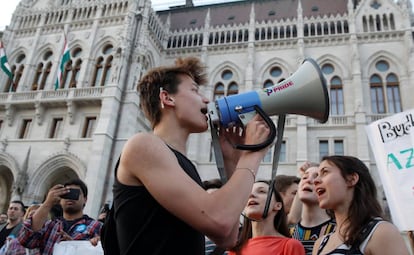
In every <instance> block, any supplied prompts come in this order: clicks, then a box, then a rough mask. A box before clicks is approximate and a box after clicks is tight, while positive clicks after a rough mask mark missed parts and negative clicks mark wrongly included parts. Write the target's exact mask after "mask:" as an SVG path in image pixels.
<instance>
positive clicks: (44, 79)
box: [39, 62, 52, 90]
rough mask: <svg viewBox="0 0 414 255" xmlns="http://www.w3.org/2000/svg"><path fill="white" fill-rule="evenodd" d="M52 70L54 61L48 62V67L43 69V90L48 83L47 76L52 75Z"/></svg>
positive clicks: (41, 86) (41, 87)
mask: <svg viewBox="0 0 414 255" xmlns="http://www.w3.org/2000/svg"><path fill="white" fill-rule="evenodd" d="M51 70H52V62H49V63H47V64H46V68H44V69H43V74H42V80H41V81H40V87H39V89H40V90H43V89H44V88H45V85H46V81H47V78H48V77H49V75H50V71H51Z"/></svg>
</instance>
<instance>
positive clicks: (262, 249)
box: [229, 181, 305, 255]
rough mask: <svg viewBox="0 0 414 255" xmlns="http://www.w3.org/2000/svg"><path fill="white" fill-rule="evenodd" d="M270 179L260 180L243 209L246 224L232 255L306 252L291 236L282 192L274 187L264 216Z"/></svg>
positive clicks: (300, 253)
mask: <svg viewBox="0 0 414 255" xmlns="http://www.w3.org/2000/svg"><path fill="white" fill-rule="evenodd" d="M269 187H270V182H268V181H258V182H256V183H255V184H254V185H253V189H252V193H251V195H250V197H249V200H248V202H247V205H246V207H245V209H244V216H245V219H244V224H243V227H242V230H241V233H240V238H239V242H238V244H237V245H236V246H235V247H234V248H233V249H232V250H231V251H230V253H229V255H256V254H257V255H259V254H260V255H266V254H272V255H305V249H304V248H303V246H302V244H301V243H300V242H299V241H298V240H295V239H292V238H289V236H290V234H289V229H288V227H287V220H286V214H285V212H284V207H283V200H282V197H281V196H280V194H279V193H278V192H277V191H276V189H273V195H272V197H271V200H270V205H269V209H268V212H267V217H265V218H263V212H264V210H265V205H266V199H267V194H268V192H269Z"/></svg>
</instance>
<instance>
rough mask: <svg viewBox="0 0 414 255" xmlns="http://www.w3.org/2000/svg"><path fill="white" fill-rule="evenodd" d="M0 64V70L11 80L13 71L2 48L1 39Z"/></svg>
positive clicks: (0, 42)
mask: <svg viewBox="0 0 414 255" xmlns="http://www.w3.org/2000/svg"><path fill="white" fill-rule="evenodd" d="M0 66H1V70H3V72H5V73H6V74H7V76H9V78H10V79H11V80H13V73H12V71H11V68H10V65H9V63H8V61H7V56H6V51H5V50H4V46H3V42H2V41H0Z"/></svg>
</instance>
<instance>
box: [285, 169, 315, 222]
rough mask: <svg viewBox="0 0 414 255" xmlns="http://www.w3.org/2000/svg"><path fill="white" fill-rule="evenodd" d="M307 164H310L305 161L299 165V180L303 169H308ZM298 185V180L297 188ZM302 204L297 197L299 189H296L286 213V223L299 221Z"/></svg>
mask: <svg viewBox="0 0 414 255" xmlns="http://www.w3.org/2000/svg"><path fill="white" fill-rule="evenodd" d="M309 166H310V164H309V162H305V163H303V164H302V165H301V166H300V167H299V176H298V177H299V178H300V179H301V181H302V176H303V174H304V173H305V170H306V169H308V168H309ZM299 187H300V182H299V185H298V188H299ZM302 206H303V203H302V201H300V199H299V190H298V192H296V195H295V198H294V199H293V202H292V206H291V207H290V211H289V213H288V215H287V222H288V224H296V223H298V222H299V221H300V219H301V216H302Z"/></svg>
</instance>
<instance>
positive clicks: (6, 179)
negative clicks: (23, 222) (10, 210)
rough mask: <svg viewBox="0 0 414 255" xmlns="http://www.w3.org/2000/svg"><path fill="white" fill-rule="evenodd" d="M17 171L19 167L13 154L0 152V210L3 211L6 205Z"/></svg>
mask: <svg viewBox="0 0 414 255" xmlns="http://www.w3.org/2000/svg"><path fill="white" fill-rule="evenodd" d="M18 172H19V167H18V165H17V162H16V160H15V159H14V158H13V156H11V155H10V154H8V153H6V152H0V194H2V195H1V196H0V212H3V211H5V210H6V208H7V206H8V203H9V201H10V199H11V195H12V192H13V190H12V189H13V184H14V180H15V179H16V177H17V173H18Z"/></svg>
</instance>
